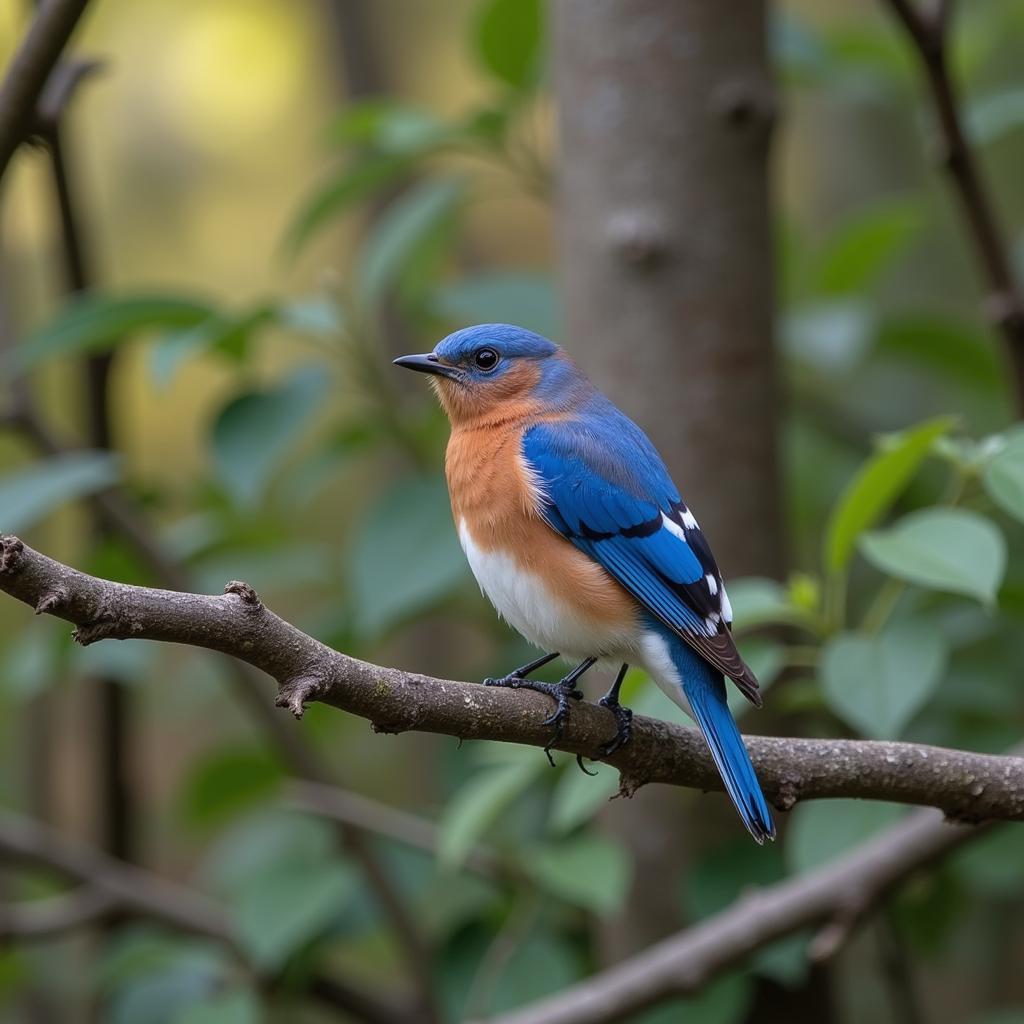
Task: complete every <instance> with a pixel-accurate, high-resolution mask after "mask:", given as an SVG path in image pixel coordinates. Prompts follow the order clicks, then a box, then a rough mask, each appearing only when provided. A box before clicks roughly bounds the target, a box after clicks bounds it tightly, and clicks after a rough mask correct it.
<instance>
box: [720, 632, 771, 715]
mask: <svg viewBox="0 0 1024 1024" xmlns="http://www.w3.org/2000/svg"><path fill="white" fill-rule="evenodd" d="M737 643H738V646H739V649H740V654H742V655H743V660H744V661H745V662H746V663H747V664H748V665H749V666H750V670H751V672H753V673H754V675H755V676H756V677H757V681H758V682H759V683H760V684H761V693H762V694H764V693H766V692H767V691H768V689H769V688H770V687H771V685H772V683H774V682H775V680H776V679H777V678H778V677H779V673H780V672H781V671H782V669H783V668H784V667H785V664H786V648H785V647H784V646H783V645H782V644H780V643H777V642H776V641H774V640H768V639H766V638H764V637H751V636H747V637H741V638H739V639H738V640H737ZM726 689H727V691H728V699H729V710H730V711H732V715H733V718H740V717H741V716H742V715H745V714H746V713H747V712H748V711H750V710H751V709H752V708H753V707H754V705H753V704H751V703H750V701H749V700H747V698H746V697H744V696H743V694H742V693H740V691H739V690H737V689H736V687H735V686H732V685H731V684H727V685H726Z"/></svg>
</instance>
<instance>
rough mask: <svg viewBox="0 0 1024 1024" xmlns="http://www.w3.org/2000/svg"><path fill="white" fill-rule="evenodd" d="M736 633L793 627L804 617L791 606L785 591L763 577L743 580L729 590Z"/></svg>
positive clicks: (743, 578)
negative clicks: (765, 627)
mask: <svg viewBox="0 0 1024 1024" xmlns="http://www.w3.org/2000/svg"><path fill="white" fill-rule="evenodd" d="M726 589H727V590H728V592H729V602H730V604H731V605H732V612H733V622H734V623H735V625H736V628H737V630H748V629H757V628H758V627H759V626H772V625H780V624H784V623H791V622H793V621H795V620H799V619H800V618H801V617H802V616H801V613H800V611H799V609H796V608H794V607H793V606H792V604H791V603H790V600H789V595H788V594H787V592H786V588H785V587H784V586H783V585H782V584H781V583H779V582H778V581H777V580H772V579H768V578H767V577H764V576H744V577H742V578H740V579H737V580H730V581H729V583H728V584H727V586H726Z"/></svg>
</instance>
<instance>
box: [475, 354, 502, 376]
mask: <svg viewBox="0 0 1024 1024" xmlns="http://www.w3.org/2000/svg"><path fill="white" fill-rule="evenodd" d="M473 362H474V363H476V365H477V368H478V369H480V370H483V371H484V372H487V371H488V370H493V369H494V368H495V367H496V366H497V365H498V353H497V352H495V351H494V349H493V348H481V349H477V351H476V352H474V353H473Z"/></svg>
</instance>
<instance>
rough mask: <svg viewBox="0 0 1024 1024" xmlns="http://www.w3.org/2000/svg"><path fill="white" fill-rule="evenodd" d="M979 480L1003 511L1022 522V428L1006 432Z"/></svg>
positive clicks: (1023, 477)
mask: <svg viewBox="0 0 1024 1024" xmlns="http://www.w3.org/2000/svg"><path fill="white" fill-rule="evenodd" d="M981 480H982V483H983V484H984V485H985V490H986V491H988V493H989V496H990V497H991V498H992V500H993V501H994V502H995V503H996V504H997V505H998V506H999V507H1000V508H1001V509H1002V510H1003V511H1004V512H1006V513H1008V514H1009V515H1011V516H1013V517H1014V519H1018V520H1020V521H1022V522H1024V427H1018V428H1016V429H1015V430H1011V431H1010V432H1009V433H1007V435H1006V436H1005V438H1004V439H1003V444H1002V446H1001V447H1000V449H999V450H998V451H997V452H996V454H995V455H994V456H993V457H992V458H991V459H990V460H989V461H988V463H987V465H986V466H985V469H984V471H983V473H982V476H981Z"/></svg>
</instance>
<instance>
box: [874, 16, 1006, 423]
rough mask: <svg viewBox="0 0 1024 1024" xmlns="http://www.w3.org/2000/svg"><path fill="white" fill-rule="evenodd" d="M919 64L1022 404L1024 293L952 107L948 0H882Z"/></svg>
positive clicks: (945, 160) (989, 305)
mask: <svg viewBox="0 0 1024 1024" xmlns="http://www.w3.org/2000/svg"><path fill="white" fill-rule="evenodd" d="M887 2H888V4H889V6H890V7H891V8H892V10H893V12H894V14H895V15H896V17H897V19H898V20H899V21H900V23H901V24H902V25H903V27H904V29H905V30H906V32H907V36H908V37H909V39H910V40H911V42H912V43H913V46H914V50H915V52H916V53H917V56H918V58H919V60H920V62H921V66H922V68H923V70H924V73H925V78H926V80H927V83H928V88H929V91H930V92H931V96H932V103H933V105H934V107H935V115H936V118H937V119H938V123H939V130H940V132H941V135H942V141H943V151H942V163H943V165H944V166H945V168H946V170H947V171H948V172H949V175H950V180H951V182H952V185H953V188H954V190H955V193H956V196H957V199H958V201H959V203H960V207H961V212H962V214H963V218H964V224H965V226H966V228H967V232H968V234H969V235H970V237H971V241H972V243H973V245H974V249H975V254H976V256H977V258H978V263H979V265H980V267H981V270H982V273H983V275H984V278H985V281H986V282H987V288H988V298H987V300H986V303H985V305H986V312H987V314H988V317H989V319H990V320H991V322H992V324H993V325H994V326H995V327H996V328H997V329H998V330H999V331H1000V333H1001V334H1002V336H1003V340H1004V341H1005V343H1006V349H1007V354H1008V355H1009V357H1010V360H1011V362H1012V364H1013V370H1014V383H1015V388H1016V395H1017V404H1018V406H1020V407H1021V408H1024V297H1022V293H1021V290H1020V286H1019V284H1018V283H1017V281H1016V277H1015V274H1014V271H1013V263H1012V261H1011V259H1010V255H1009V251H1008V250H1007V247H1006V242H1005V239H1004V232H1003V231H1002V230H1001V228H1000V226H999V219H998V216H997V214H996V209H995V204H994V202H993V200H992V197H991V195H990V194H989V191H988V189H987V187H986V185H985V182H984V180H983V178H982V174H981V171H980V169H979V167H978V162H977V158H976V156H975V153H974V151H973V149H972V147H971V145H970V142H969V141H968V139H967V133H966V131H965V130H964V125H963V119H962V117H961V114H960V110H959V109H958V107H957V100H956V89H955V87H954V85H953V80H952V76H951V74H950V69H949V48H948V27H949V20H950V15H951V9H952V3H950V2H948V0H939V2H938V3H937V5H936V6H935V7H934V8H932V9H930V10H928V11H925V10H923V9H922V8H920V7H919V6H917V4H916V3H915V2H914V0H887Z"/></svg>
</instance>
